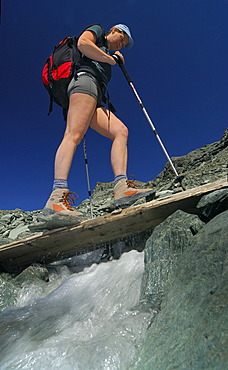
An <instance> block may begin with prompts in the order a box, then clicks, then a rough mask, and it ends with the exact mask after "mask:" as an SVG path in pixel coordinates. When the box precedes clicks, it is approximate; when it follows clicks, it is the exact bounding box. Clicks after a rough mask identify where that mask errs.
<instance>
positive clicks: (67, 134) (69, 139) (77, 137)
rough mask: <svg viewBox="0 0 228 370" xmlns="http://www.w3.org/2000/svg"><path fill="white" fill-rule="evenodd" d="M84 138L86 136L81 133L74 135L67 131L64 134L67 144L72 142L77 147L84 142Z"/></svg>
mask: <svg viewBox="0 0 228 370" xmlns="http://www.w3.org/2000/svg"><path fill="white" fill-rule="evenodd" d="M83 136H84V134H83V133H81V132H74V133H72V132H69V131H66V132H65V134H64V140H65V141H67V142H71V143H72V144H73V145H74V146H75V147H76V146H78V145H79V144H80V142H81V141H82V138H83Z"/></svg>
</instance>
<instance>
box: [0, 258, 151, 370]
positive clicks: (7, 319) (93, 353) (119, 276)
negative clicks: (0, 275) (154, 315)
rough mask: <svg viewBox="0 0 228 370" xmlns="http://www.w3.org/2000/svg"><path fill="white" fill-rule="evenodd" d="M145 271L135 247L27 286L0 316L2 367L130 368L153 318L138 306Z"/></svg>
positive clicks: (88, 369)
mask: <svg viewBox="0 0 228 370" xmlns="http://www.w3.org/2000/svg"><path fill="white" fill-rule="evenodd" d="M143 270H144V255H143V252H141V253H139V252H137V251H131V252H128V253H125V254H123V255H122V256H121V258H120V259H119V260H114V261H111V262H106V263H101V264H99V265H95V264H94V265H92V266H91V267H89V268H87V269H85V270H84V271H83V272H80V273H78V274H70V273H69V272H68V270H67V269H66V267H65V268H64V270H63V271H64V273H63V274H62V275H58V277H57V278H55V279H53V281H52V282H50V283H44V282H41V283H42V284H41V286H36V287H35V286H34V287H31V291H28V288H27V290H26V289H24V290H22V295H21V296H20V299H19V301H18V303H19V305H20V306H22V305H24V306H23V307H11V308H8V309H6V310H5V311H4V312H3V313H2V314H1V315H0V348H1V352H0V356H1V357H0V369H1V370H3V369H30V370H31V369H39V370H43V369H44V370H45V369H49V370H50V369H60V368H61V369H63V370H65V369H66V370H68V369H69V370H71V369H80V370H93V369H96V370H101V369H107V370H114V369H127V368H128V367H129V365H130V364H131V362H132V359H133V357H134V353H135V348H136V345H137V344H138V343H139V341H140V339H141V338H142V337H143V336H144V333H145V330H146V328H147V326H148V324H149V321H150V315H149V314H148V313H142V312H140V311H138V310H137V309H136V305H137V303H138V302H139V296H140V286H141V280H142V274H143ZM64 274H65V275H64ZM61 280H63V281H61ZM58 284H60V285H59V286H58V287H57V285H58ZM53 289H54V290H53ZM46 294H48V295H46ZM45 295H46V296H45ZM42 296H43V298H41V297H42Z"/></svg>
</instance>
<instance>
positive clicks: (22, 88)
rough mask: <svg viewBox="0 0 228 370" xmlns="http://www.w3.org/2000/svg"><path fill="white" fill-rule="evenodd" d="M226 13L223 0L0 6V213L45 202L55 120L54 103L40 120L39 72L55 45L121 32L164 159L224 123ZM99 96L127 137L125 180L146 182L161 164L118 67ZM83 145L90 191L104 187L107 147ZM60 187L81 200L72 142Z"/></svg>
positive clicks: (9, 0)
mask: <svg viewBox="0 0 228 370" xmlns="http://www.w3.org/2000/svg"><path fill="white" fill-rule="evenodd" d="M227 13H228V1H227V0H150V1H148V0H141V1H136V0H121V1H114V2H110V1H109V2H104V1H100V0H96V1H91V0H88V1H87V2H85V3H84V2H78V1H72V0H65V1H63V0H39V1H37V2H33V1H31V0H23V1H17V2H15V1H14V0H2V12H1V26H0V29H1V32H0V38H1V50H2V52H1V59H0V67H1V68H0V74H1V76H0V78H1V112H0V113H1V114H0V117H1V135H0V151H1V157H0V158H1V159H0V169H1V180H0V187H1V189H0V209H15V208H21V209H23V210H36V209H41V208H42V207H43V206H44V204H45V202H46V199H47V198H48V195H49V193H50V191H51V188H52V180H53V161H54V155H55V152H56V149H57V147H58V145H59V143H60V141H61V138H62V135H63V132H64V128H65V123H64V121H63V119H62V114H61V109H60V108H59V107H57V106H55V108H54V111H53V113H52V114H51V116H50V117H48V116H47V110H48V104H49V98H48V94H47V92H46V91H45V89H44V87H43V85H42V80H41V71H42V68H43V65H44V63H45V60H46V59H47V57H48V56H49V55H50V53H51V52H52V49H53V47H54V46H55V45H56V44H57V43H58V42H59V41H60V40H61V39H63V38H64V37H65V36H71V35H74V34H76V35H77V34H79V33H80V32H81V30H83V29H84V28H85V27H86V26H88V25H90V24H92V23H100V24H102V25H103V27H104V28H105V30H108V29H109V28H110V27H111V26H113V25H114V24H117V23H125V24H127V25H128V26H129V27H130V29H131V31H132V35H133V38H134V42H135V44H134V48H133V49H132V50H123V54H124V56H125V62H126V63H125V67H126V69H127V71H128V73H129V75H130V77H131V78H132V81H133V83H134V86H135V87H136V90H137V92H138V94H139V95H140V97H141V99H142V101H143V104H144V106H145V107H146V109H147V111H148V113H149V115H150V117H151V119H152V121H153V123H154V125H155V127H156V129H157V131H158V133H159V135H160V137H161V139H162V141H163V142H164V145H165V147H166V149H167V151H168V153H169V155H170V156H171V157H173V156H181V155H185V154H187V153H188V152H190V151H192V150H194V149H196V148H199V147H202V146H204V145H206V144H210V143H212V142H215V141H218V140H220V139H221V136H222V135H223V133H224V131H225V129H226V128H227V126H228V124H227V123H228V118H227V117H228V104H227V92H228V91H227V90H228V73H227V72H228V68H227V59H228V58H227V57H228V52H227V33H228V32H227V31H228V24H227ZM109 93H110V96H111V101H112V103H113V104H114V105H115V107H116V109H117V116H118V117H119V118H120V119H122V121H123V122H124V123H125V124H126V125H127V126H128V128H129V131H130V137H129V164H128V174H134V175H135V176H136V178H137V179H138V180H140V181H148V180H152V179H154V178H155V177H156V176H157V175H158V174H159V173H160V172H161V171H162V170H163V168H164V165H165V163H166V157H165V156H164V154H163V152H162V150H161V148H160V146H159V144H158V142H157V140H156V138H155V136H154V134H153V132H152V130H151V128H150V126H149V124H148V122H147V120H146V118H145V116H144V114H143V112H142V110H141V108H140V106H139V104H138V102H137V100H136V99H135V96H134V94H133V92H132V90H131V89H130V87H129V85H128V84H127V82H126V80H125V78H124V76H123V74H122V72H121V70H120V68H119V67H118V66H114V67H113V77H112V81H111V83H110V86H109ZM86 140H87V154H88V161H89V171H90V181H91V187H92V188H94V187H95V185H96V182H97V181H101V182H109V181H112V180H113V175H112V170H111V167H110V161H109V151H110V144H111V143H110V142H109V140H108V139H106V138H103V137H101V136H99V135H98V134H97V133H96V132H94V131H92V130H91V129H90V130H89V131H88V133H87V139H86ZM69 187H70V190H72V191H75V192H77V193H78V194H79V200H78V201H77V202H76V204H79V203H80V202H81V201H82V200H83V199H85V198H86V197H87V195H88V190H87V182H86V172H85V165H84V158H83V148H82V144H80V146H79V147H78V150H77V152H76V156H75V159H74V162H73V165H72V169H71V173H70V177H69Z"/></svg>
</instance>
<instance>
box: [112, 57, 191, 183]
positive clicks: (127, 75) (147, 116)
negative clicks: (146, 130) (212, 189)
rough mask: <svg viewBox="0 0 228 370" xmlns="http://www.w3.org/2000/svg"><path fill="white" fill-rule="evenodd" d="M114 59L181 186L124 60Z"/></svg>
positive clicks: (180, 178)
mask: <svg viewBox="0 0 228 370" xmlns="http://www.w3.org/2000/svg"><path fill="white" fill-rule="evenodd" d="M112 57H113V58H114V59H115V61H116V62H117V63H118V64H119V66H120V69H121V70H122V72H123V74H124V76H125V78H126V80H127V82H128V83H129V85H130V87H131V88H132V90H133V93H134V94H135V96H136V99H137V100H138V103H139V105H140V107H141V108H142V110H143V113H144V114H145V116H146V118H147V121H148V122H149V124H150V126H151V128H152V130H153V133H154V134H155V136H156V138H157V140H158V142H159V144H160V145H161V147H162V150H163V152H164V153H165V155H166V157H167V159H168V161H169V163H170V165H171V167H172V169H173V171H174V173H175V175H176V177H177V180H178V181H179V182H180V184H181V180H182V176H179V174H178V172H177V170H176V168H175V167H174V164H173V162H172V160H171V158H170V156H169V154H168V153H167V150H166V149H165V147H164V144H163V143H162V141H161V139H160V137H159V135H158V133H157V131H156V129H155V127H154V125H153V122H152V121H151V119H150V117H149V115H148V113H147V111H146V108H145V107H144V105H143V103H142V101H141V99H140V97H139V95H138V93H137V91H136V89H135V87H134V85H133V82H132V80H131V78H130V76H129V74H128V73H127V71H126V68H125V67H124V65H123V63H122V60H121V59H120V57H119V56H118V55H117V54H113V55H112ZM181 186H182V188H183V190H185V189H184V187H183V185H182V184H181Z"/></svg>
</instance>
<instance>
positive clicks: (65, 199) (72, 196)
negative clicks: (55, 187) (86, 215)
mask: <svg viewBox="0 0 228 370" xmlns="http://www.w3.org/2000/svg"><path fill="white" fill-rule="evenodd" d="M77 199H78V194H77V193H75V192H74V191H67V192H66V193H63V196H62V198H61V199H60V202H62V203H63V205H64V206H65V207H66V208H67V209H68V210H69V211H73V209H72V208H71V206H72V205H73V204H74V201H75V200H77Z"/></svg>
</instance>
